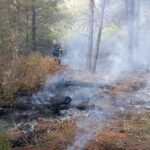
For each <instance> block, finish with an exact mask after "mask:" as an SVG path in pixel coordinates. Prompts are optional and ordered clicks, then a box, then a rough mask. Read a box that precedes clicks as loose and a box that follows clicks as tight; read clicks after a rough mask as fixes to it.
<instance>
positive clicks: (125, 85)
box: [106, 79, 145, 98]
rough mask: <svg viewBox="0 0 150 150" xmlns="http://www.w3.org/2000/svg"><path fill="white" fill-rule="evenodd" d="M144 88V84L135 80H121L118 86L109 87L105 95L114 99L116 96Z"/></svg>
mask: <svg viewBox="0 0 150 150" xmlns="http://www.w3.org/2000/svg"><path fill="white" fill-rule="evenodd" d="M144 86H145V84H144V82H142V81H141V82H140V81H137V80H132V79H127V80H122V81H120V82H119V83H118V84H113V85H110V89H109V90H108V91H106V93H107V94H108V95H109V96H110V97H111V98H115V97H116V96H118V95H121V94H125V93H127V92H130V91H136V90H138V89H141V88H143V87H144Z"/></svg>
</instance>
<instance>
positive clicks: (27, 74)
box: [0, 53, 64, 100]
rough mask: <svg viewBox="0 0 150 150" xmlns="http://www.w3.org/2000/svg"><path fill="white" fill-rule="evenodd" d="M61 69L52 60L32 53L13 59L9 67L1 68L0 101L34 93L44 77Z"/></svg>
mask: <svg viewBox="0 0 150 150" xmlns="http://www.w3.org/2000/svg"><path fill="white" fill-rule="evenodd" d="M63 67H64V66H61V65H58V64H57V62H56V61H55V60H54V59H53V58H50V57H43V56H42V55H40V54H38V53H32V54H30V55H29V56H27V57H23V56H20V57H14V58H13V60H12V65H11V66H9V67H5V66H4V65H3V66H1V68H2V72H1V74H0V99H1V100H3V99H5V100H6V99H9V100H10V99H13V97H14V96H15V95H16V94H17V93H18V92H20V93H32V92H35V91H36V90H37V89H38V88H39V86H40V85H41V83H42V82H43V81H44V79H45V77H46V76H49V75H52V74H54V73H55V72H56V71H57V70H59V69H61V68H63Z"/></svg>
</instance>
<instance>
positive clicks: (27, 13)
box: [26, 0, 29, 51]
mask: <svg viewBox="0 0 150 150" xmlns="http://www.w3.org/2000/svg"><path fill="white" fill-rule="evenodd" d="M26 50H27V51H28V50H29V0H27V5H26Z"/></svg>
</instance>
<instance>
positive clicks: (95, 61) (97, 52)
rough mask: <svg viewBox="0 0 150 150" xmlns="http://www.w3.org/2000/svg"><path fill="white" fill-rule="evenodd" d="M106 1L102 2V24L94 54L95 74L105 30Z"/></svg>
mask: <svg viewBox="0 0 150 150" xmlns="http://www.w3.org/2000/svg"><path fill="white" fill-rule="evenodd" d="M105 5H106V0H103V2H102V10H101V14H100V15H101V17H100V24H99V31H98V35H97V41H96V48H95V54H94V62H93V70H92V71H93V73H95V72H96V64H97V59H98V54H99V48H100V44H101V35H102V29H103V18H104V10H105Z"/></svg>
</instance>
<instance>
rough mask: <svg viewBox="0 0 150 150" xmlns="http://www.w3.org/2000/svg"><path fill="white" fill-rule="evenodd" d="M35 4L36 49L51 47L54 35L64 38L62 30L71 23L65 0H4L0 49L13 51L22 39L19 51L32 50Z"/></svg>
mask: <svg viewBox="0 0 150 150" xmlns="http://www.w3.org/2000/svg"><path fill="white" fill-rule="evenodd" d="M33 8H34V9H35V13H36V20H35V23H36V24H35V26H36V43H37V49H38V50H39V51H44V50H46V49H49V50H50V49H51V46H52V40H53V39H58V40H61V39H62V38H63V37H62V36H63V33H65V32H64V31H65V30H67V28H68V23H69V20H68V19H67V18H68V17H67V16H68V11H67V7H66V3H65V2H64V1H61V0H55V1H54V0H44V1H43V0H12V1H9V0H1V1H0V12H1V15H0V22H1V26H0V52H1V53H2V54H4V53H8V52H9V53H11V52H12V51H14V49H15V47H16V44H18V43H19V42H20V44H19V51H20V53H22V54H26V53H29V52H30V51H31V50H32V46H33V45H32V44H33V41H32V34H33V22H32V21H33V20H32V19H33V18H32V13H33ZM69 19H71V17H69ZM12 37H13V40H12Z"/></svg>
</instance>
